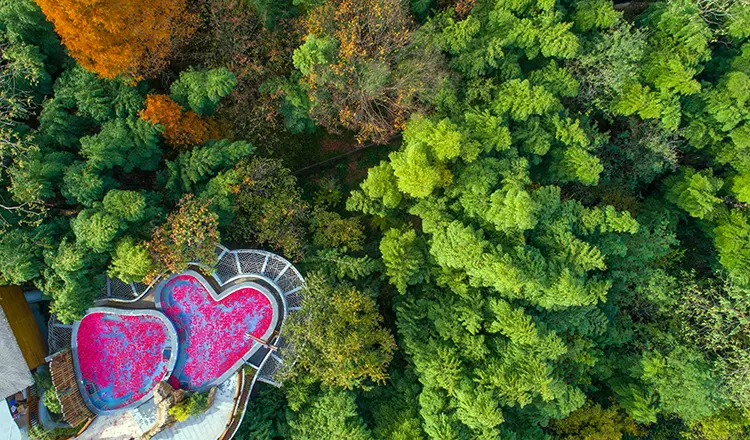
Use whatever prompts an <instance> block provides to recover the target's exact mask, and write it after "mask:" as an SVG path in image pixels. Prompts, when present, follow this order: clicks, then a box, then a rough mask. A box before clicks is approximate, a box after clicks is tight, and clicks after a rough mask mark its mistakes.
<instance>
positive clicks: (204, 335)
mask: <svg viewBox="0 0 750 440" xmlns="http://www.w3.org/2000/svg"><path fill="white" fill-rule="evenodd" d="M154 299H155V301H156V306H157V307H158V308H159V309H160V310H161V311H162V312H164V314H165V315H167V317H168V318H169V319H170V320H171V321H172V322H173V323H174V325H175V327H176V328H177V337H178V341H179V353H178V355H177V363H176V365H175V367H174V370H173V372H172V377H171V378H170V380H169V381H170V383H171V384H172V385H173V386H175V387H177V386H180V387H181V388H184V389H187V390H191V391H203V390H205V389H207V388H209V387H210V386H212V385H215V384H218V383H220V382H221V381H223V380H225V379H226V377H227V376H228V375H229V374H232V373H233V372H234V371H235V370H236V369H237V368H238V367H239V366H240V365H241V364H242V363H243V362H244V361H245V360H247V359H248V358H249V357H250V356H251V355H252V354H253V353H255V351H257V350H258V349H259V348H260V344H258V343H257V342H254V340H253V338H251V337H250V336H249V335H252V336H254V337H255V338H259V339H264V340H267V339H268V338H269V337H270V336H271V334H272V333H273V330H274V328H275V327H276V324H277V321H278V311H277V309H278V305H277V303H276V301H275V300H274V299H273V297H272V296H271V295H270V294H269V293H268V291H267V290H266V289H265V288H264V287H262V286H260V285H259V284H257V283H253V282H244V283H240V284H237V285H234V286H232V287H229V288H226V289H225V290H224V291H222V292H221V293H219V294H217V293H216V292H215V290H214V289H213V287H212V286H211V285H210V284H209V283H208V282H207V281H206V280H205V278H203V277H202V276H201V275H200V274H199V273H197V272H194V271H187V272H184V273H182V274H179V275H174V276H172V277H170V278H168V279H167V280H165V281H163V282H162V283H160V285H159V286H158V287H157V289H156V293H155V298H154Z"/></svg>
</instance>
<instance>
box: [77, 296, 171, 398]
mask: <svg viewBox="0 0 750 440" xmlns="http://www.w3.org/2000/svg"><path fill="white" fill-rule="evenodd" d="M72 340H73V353H74V356H73V360H74V362H75V365H76V369H77V370H78V374H79V377H78V379H79V381H80V383H81V393H82V394H83V397H84V399H85V400H86V401H87V403H88V404H89V406H90V407H93V408H92V409H93V410H95V411H96V412H98V413H106V412H108V411H114V410H118V409H122V408H124V407H127V406H131V405H133V404H140V403H141V402H143V401H145V400H148V399H149V398H150V397H151V390H152V389H153V388H154V386H156V384H157V383H158V382H159V381H161V380H164V379H165V378H166V377H167V376H169V375H170V374H171V372H172V368H173V366H174V364H175V361H176V356H175V353H173V350H174V349H176V347H177V332H176V330H175V328H174V326H173V325H172V323H171V322H170V321H169V320H168V319H167V318H166V317H165V316H164V315H163V314H162V313H160V312H158V311H156V310H124V309H112V308H106V307H99V308H93V309H90V310H89V313H88V314H87V315H86V316H84V317H83V319H82V320H81V321H80V322H77V323H76V324H75V325H74V327H73V339H72Z"/></svg>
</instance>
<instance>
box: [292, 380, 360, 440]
mask: <svg viewBox="0 0 750 440" xmlns="http://www.w3.org/2000/svg"><path fill="white" fill-rule="evenodd" d="M289 425H290V427H291V438H292V439H295V440H314V439H321V438H329V439H342V440H343V439H351V440H369V439H372V435H371V434H370V431H369V429H368V428H367V426H366V425H365V424H364V421H363V420H362V418H361V417H360V416H359V415H358V414H357V404H356V401H355V399H354V394H353V393H352V392H351V391H346V390H341V389H337V388H325V389H323V390H322V391H321V392H320V393H319V394H318V395H317V396H315V397H314V400H313V401H312V402H311V403H310V404H309V405H307V406H305V407H303V408H302V409H301V410H300V411H299V414H298V415H297V416H296V417H294V418H293V419H291V420H289Z"/></svg>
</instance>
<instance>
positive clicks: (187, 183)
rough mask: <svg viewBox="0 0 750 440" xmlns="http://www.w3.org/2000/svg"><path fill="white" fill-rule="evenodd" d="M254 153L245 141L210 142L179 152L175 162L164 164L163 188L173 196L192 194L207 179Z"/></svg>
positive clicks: (224, 140)
mask: <svg viewBox="0 0 750 440" xmlns="http://www.w3.org/2000/svg"><path fill="white" fill-rule="evenodd" d="M253 150H254V147H253V146H252V145H250V144H249V143H247V142H245V141H236V142H231V141H229V140H226V139H223V140H219V141H209V142H207V143H206V144H205V145H204V146H201V147H196V148H193V149H190V150H188V151H186V152H184V153H180V155H179V156H177V159H176V160H174V161H168V162H167V176H166V184H165V186H166V188H167V189H169V190H170V191H172V192H173V193H174V194H184V193H189V192H192V191H194V188H195V187H196V186H197V185H199V184H201V183H204V182H205V181H206V180H207V177H209V176H215V175H216V174H218V173H219V172H221V171H225V170H227V169H229V168H231V167H232V166H234V165H235V164H237V162H239V161H240V160H241V159H243V158H245V157H246V156H249V155H250V154H251V153H252V152H253Z"/></svg>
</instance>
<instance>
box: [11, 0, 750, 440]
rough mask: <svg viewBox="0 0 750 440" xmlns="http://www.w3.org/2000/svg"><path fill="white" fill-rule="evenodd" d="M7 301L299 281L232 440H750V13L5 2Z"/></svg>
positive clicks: (426, 4)
mask: <svg viewBox="0 0 750 440" xmlns="http://www.w3.org/2000/svg"><path fill="white" fill-rule="evenodd" d="M0 51H2V54H1V55H0V56H1V57H2V61H1V62H0V164H2V167H0V284H2V285H10V284H13V285H21V286H23V287H25V288H30V289H31V288H36V289H39V290H41V291H42V292H44V293H45V294H46V295H48V296H49V297H50V298H51V305H50V312H51V313H52V314H54V315H55V317H56V319H58V320H60V321H61V322H64V323H70V322H73V321H75V320H77V319H80V318H81V317H82V316H83V314H84V313H85V311H86V310H87V309H88V308H89V307H91V306H93V304H94V301H95V299H96V298H97V297H99V295H100V292H101V289H102V288H103V286H104V285H105V277H106V276H110V277H116V278H120V279H122V280H123V281H125V282H127V283H131V282H132V283H146V284H148V283H149V282H151V281H152V280H154V279H155V278H156V277H158V276H159V275H160V274H161V273H164V272H176V271H180V270H182V269H183V268H184V267H186V266H187V264H188V263H189V262H191V261H194V260H196V259H198V260H201V261H205V262H206V263H207V264H210V263H211V260H212V259H213V258H215V257H216V256H215V253H214V248H215V246H216V245H217V244H218V243H224V244H226V245H227V246H230V247H234V248H262V249H267V250H270V251H273V252H276V253H278V254H280V255H282V256H284V257H285V258H287V259H289V260H290V261H293V262H294V263H295V265H296V266H298V267H299V268H300V270H301V272H302V273H303V275H304V276H306V277H307V278H308V283H307V286H306V289H305V292H304V293H305V296H304V299H303V304H302V307H303V310H304V311H305V313H304V315H300V316H304V319H299V320H295V321H290V322H289V325H288V329H285V331H289V334H290V336H289V338H290V340H292V341H294V344H293V345H295V346H298V347H300V349H299V350H297V352H296V353H295V354H294V355H295V356H298V358H296V359H297V362H296V363H295V364H294V368H293V369H291V371H287V372H286V381H285V384H284V387H283V388H281V389H275V388H270V387H263V388H261V389H259V391H258V394H257V396H255V397H254V398H253V399H252V400H251V402H250V405H249V406H248V410H247V411H248V413H247V415H246V416H245V417H244V419H243V424H242V426H241V427H240V429H239V431H238V433H237V435H236V438H238V439H243V440H244V439H247V440H250V439H264V440H277V439H282V438H290V439H295V440H303V439H305V440H306V439H311V440H312V439H315V440H318V439H363V440H365V439H367V440H370V439H384V440H385V439H403V440H412V439H425V440H426V439H434V440H463V439H467V440H468V439H510V440H545V439H549V440H553V439H582V440H583V439H586V440H604V439H606V440H619V439H655V440H656V439H660V440H661V439H663V440H668V439H686V440H734V439H737V440H741V439H746V438H750V1H748V0H713V1H707V0H655V1H647V2H631V3H628V4H624V5H622V4H621V5H616V6H615V5H614V4H613V2H612V1H607V0H581V1H573V0H457V1H452V0H438V1H436V0H410V1H402V0H293V1H292V0H281V1H270V0H152V1H148V2H139V1H126V0H119V1H117V0H93V1H92V0H87V1H83V0H64V1H49V0H0Z"/></svg>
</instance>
